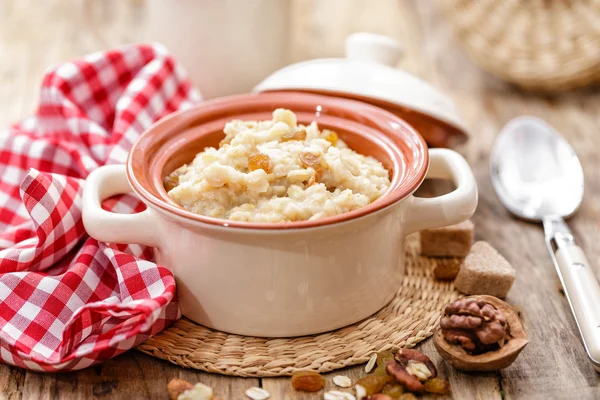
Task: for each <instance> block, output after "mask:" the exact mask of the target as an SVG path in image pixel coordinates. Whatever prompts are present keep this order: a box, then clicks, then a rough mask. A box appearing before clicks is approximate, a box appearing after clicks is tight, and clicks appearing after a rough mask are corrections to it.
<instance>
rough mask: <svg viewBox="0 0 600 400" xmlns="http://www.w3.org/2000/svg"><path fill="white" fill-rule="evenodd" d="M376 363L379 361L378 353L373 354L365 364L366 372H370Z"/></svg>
mask: <svg viewBox="0 0 600 400" xmlns="http://www.w3.org/2000/svg"><path fill="white" fill-rule="evenodd" d="M376 363H377V353H375V354H373V355H372V356H371V358H370V359H369V362H368V363H367V365H366V366H365V372H366V373H367V374H368V373H369V372H371V371H373V367H375V364H376ZM359 398H360V397H359Z"/></svg>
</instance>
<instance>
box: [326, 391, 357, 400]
mask: <svg viewBox="0 0 600 400" xmlns="http://www.w3.org/2000/svg"><path fill="white" fill-rule="evenodd" d="M323 399H324V400H356V397H354V395H353V394H351V393H348V392H340V391H337V390H330V391H329V392H327V393H325V394H324V395H323Z"/></svg>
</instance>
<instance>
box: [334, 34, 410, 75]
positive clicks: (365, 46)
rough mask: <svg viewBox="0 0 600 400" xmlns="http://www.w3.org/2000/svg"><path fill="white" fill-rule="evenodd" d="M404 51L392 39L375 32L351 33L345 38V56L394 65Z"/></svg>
mask: <svg viewBox="0 0 600 400" xmlns="http://www.w3.org/2000/svg"><path fill="white" fill-rule="evenodd" d="M403 53H404V51H403V49H402V46H400V44H399V43H398V42H396V41H395V40H394V39H392V38H391V37H388V36H384V35H378V34H375V33H367V32H359V33H353V34H352V35H350V36H348V37H347V38H346V58H348V59H352V60H365V61H373V62H376V63H379V64H384V65H387V66H390V67H395V66H396V64H398V61H400V58H401V57H402V55H403Z"/></svg>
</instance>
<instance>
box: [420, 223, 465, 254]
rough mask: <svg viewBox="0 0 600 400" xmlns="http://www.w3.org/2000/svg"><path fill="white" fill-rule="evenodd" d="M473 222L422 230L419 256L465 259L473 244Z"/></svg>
mask: <svg viewBox="0 0 600 400" xmlns="http://www.w3.org/2000/svg"><path fill="white" fill-rule="evenodd" d="M473 228H474V225H473V222H471V221H470V220H467V221H464V222H461V223H460V224H456V225H450V226H444V227H442V228H431V229H425V230H422V231H421V233H420V236H421V254H422V255H424V256H430V257H466V255H467V254H469V250H470V249H471V244H472V243H473Z"/></svg>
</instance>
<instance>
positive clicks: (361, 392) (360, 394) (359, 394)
mask: <svg viewBox="0 0 600 400" xmlns="http://www.w3.org/2000/svg"><path fill="white" fill-rule="evenodd" d="M375 359H377V354H375ZM354 390H356V398H357V399H358V400H362V399H364V398H365V397H367V389H365V387H364V386H363V385H356V386H354Z"/></svg>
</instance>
